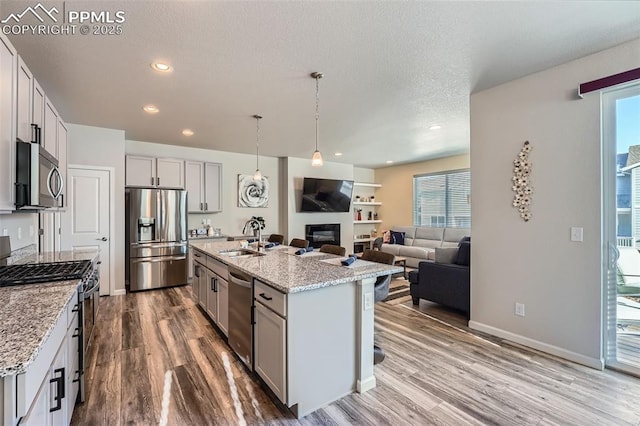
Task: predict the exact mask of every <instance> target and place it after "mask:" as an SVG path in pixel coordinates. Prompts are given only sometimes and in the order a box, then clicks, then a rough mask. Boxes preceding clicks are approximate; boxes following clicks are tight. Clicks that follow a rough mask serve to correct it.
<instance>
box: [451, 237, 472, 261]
mask: <svg viewBox="0 0 640 426" xmlns="http://www.w3.org/2000/svg"><path fill="white" fill-rule="evenodd" d="M455 263H456V264H457V265H462V266H469V265H470V264H471V242H469V241H464V242H462V243H460V247H459V248H458V257H457V258H456V262H455Z"/></svg>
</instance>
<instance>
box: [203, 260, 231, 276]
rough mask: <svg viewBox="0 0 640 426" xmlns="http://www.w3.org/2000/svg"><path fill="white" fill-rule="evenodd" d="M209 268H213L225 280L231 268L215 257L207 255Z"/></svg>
mask: <svg viewBox="0 0 640 426" xmlns="http://www.w3.org/2000/svg"><path fill="white" fill-rule="evenodd" d="M207 268H209V269H211V270H212V271H213V272H215V273H216V274H218V276H219V277H220V278H222V279H224V280H226V279H227V278H228V276H229V268H227V265H225V264H224V263H222V262H220V261H219V260H216V259H214V258H213V257H211V256H207Z"/></svg>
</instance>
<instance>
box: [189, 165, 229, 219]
mask: <svg viewBox="0 0 640 426" xmlns="http://www.w3.org/2000/svg"><path fill="white" fill-rule="evenodd" d="M185 189H186V190H187V191H189V197H188V205H187V210H188V211H189V213H212V212H220V211H222V164H219V163H203V162H201V161H186V163H185Z"/></svg>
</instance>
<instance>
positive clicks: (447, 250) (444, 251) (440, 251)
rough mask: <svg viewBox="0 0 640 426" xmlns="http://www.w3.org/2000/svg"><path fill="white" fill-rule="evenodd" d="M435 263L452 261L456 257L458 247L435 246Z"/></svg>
mask: <svg viewBox="0 0 640 426" xmlns="http://www.w3.org/2000/svg"><path fill="white" fill-rule="evenodd" d="M435 255H436V258H435V260H436V263H454V262H455V261H456V259H457V258H458V247H436V254H435Z"/></svg>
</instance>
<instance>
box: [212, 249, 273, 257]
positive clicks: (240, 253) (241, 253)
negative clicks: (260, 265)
mask: <svg viewBox="0 0 640 426" xmlns="http://www.w3.org/2000/svg"><path fill="white" fill-rule="evenodd" d="M219 253H220V254H221V255H223V256H228V257H254V256H264V253H258V252H257V251H253V250H247V249H233V250H221V251H220V252H219Z"/></svg>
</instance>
